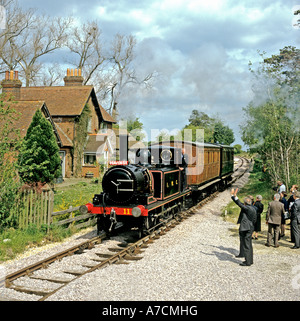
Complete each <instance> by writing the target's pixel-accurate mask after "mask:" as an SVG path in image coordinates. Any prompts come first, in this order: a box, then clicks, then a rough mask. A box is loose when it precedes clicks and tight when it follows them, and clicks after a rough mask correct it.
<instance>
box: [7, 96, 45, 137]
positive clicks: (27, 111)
mask: <svg viewBox="0 0 300 321" xmlns="http://www.w3.org/2000/svg"><path fill="white" fill-rule="evenodd" d="M7 104H8V105H9V106H10V108H11V109H14V110H15V111H16V120H14V128H15V129H19V130H20V135H21V137H25V136H26V133H27V130H28V128H29V126H30V124H31V122H32V118H33V116H34V114H35V113H36V111H37V110H38V109H40V110H42V108H43V106H44V105H45V102H44V101H19V102H8V103H7Z"/></svg>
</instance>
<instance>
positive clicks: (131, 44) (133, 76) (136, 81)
mask: <svg viewBox="0 0 300 321" xmlns="http://www.w3.org/2000/svg"><path fill="white" fill-rule="evenodd" d="M136 44H137V41H136V38H135V37H134V36H132V35H129V36H125V35H122V34H116V35H115V37H114V39H113V41H112V44H111V48H110V50H109V54H108V57H107V60H108V61H109V62H110V68H109V74H110V75H111V76H110V77H109V79H108V81H107V85H106V90H105V93H104V96H103V98H104V99H105V98H107V97H108V96H109V97H110V99H109V100H110V103H109V108H108V111H109V113H110V114H112V115H113V116H116V115H117V114H118V112H117V109H118V107H117V105H118V102H119V99H120V96H121V95H122V93H123V91H124V88H128V87H129V86H141V85H144V86H146V87H150V86H151V85H150V83H151V79H152V78H154V76H155V72H153V73H149V74H147V75H144V76H141V77H140V76H138V75H137V72H136V69H135V66H134V63H133V62H134V58H135V55H134V50H135V47H136Z"/></svg>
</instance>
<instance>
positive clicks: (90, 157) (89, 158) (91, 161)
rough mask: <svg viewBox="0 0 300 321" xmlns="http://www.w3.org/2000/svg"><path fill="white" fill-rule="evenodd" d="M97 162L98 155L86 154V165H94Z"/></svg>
mask: <svg viewBox="0 0 300 321" xmlns="http://www.w3.org/2000/svg"><path fill="white" fill-rule="evenodd" d="M96 161H97V159H96V154H84V165H94V164H95V163H96Z"/></svg>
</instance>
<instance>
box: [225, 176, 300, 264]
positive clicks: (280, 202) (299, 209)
mask: <svg viewBox="0 0 300 321" xmlns="http://www.w3.org/2000/svg"><path fill="white" fill-rule="evenodd" d="M277 184H278V189H277V191H276V194H275V195H274V198H273V201H272V202H270V203H269V206H268V210H267V213H266V224H268V234H267V242H266V244H265V245H266V246H268V247H270V246H271V243H272V239H273V232H274V246H275V247H279V244H278V241H279V239H280V237H283V236H284V235H285V234H284V233H285V221H286V220H287V219H290V220H291V241H292V242H293V243H295V245H294V246H293V247H291V248H292V249H300V191H298V186H297V185H293V186H292V188H291V190H290V192H291V196H290V197H289V199H288V200H287V199H286V197H287V193H286V187H285V185H284V184H283V183H282V182H281V181H278V182H277ZM237 193H238V189H236V190H234V189H232V190H231V197H232V200H233V201H234V202H235V203H236V204H237V205H238V206H239V207H240V208H241V212H240V215H239V218H238V222H237V223H238V224H240V227H239V236H240V252H239V254H238V255H237V256H236V257H239V258H245V261H244V262H242V263H241V264H240V265H241V266H250V265H252V264H253V247H252V239H258V232H260V231H261V214H262V212H263V210H264V205H263V204H262V202H261V201H262V196H261V195H257V196H256V200H254V198H253V197H252V196H250V195H249V196H247V197H245V199H244V202H243V203H242V202H241V201H240V200H239V199H238V197H237Z"/></svg>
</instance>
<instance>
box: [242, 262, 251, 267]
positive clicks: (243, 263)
mask: <svg viewBox="0 0 300 321" xmlns="http://www.w3.org/2000/svg"><path fill="white" fill-rule="evenodd" d="M250 265H251V264H247V263H246V262H242V263H240V266H250Z"/></svg>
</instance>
